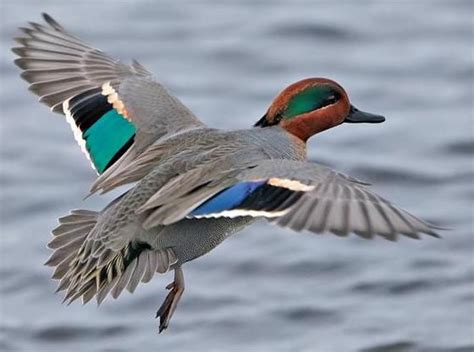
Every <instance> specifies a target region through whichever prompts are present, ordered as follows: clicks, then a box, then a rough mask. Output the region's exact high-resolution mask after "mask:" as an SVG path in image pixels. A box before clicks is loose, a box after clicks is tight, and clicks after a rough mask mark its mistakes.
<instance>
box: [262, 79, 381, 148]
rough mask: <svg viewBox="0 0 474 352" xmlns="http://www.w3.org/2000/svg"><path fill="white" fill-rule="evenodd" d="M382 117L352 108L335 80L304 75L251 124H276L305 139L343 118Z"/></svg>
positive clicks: (375, 119)
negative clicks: (304, 76)
mask: <svg viewBox="0 0 474 352" xmlns="http://www.w3.org/2000/svg"><path fill="white" fill-rule="evenodd" d="M383 121H385V118H384V117H383V116H380V115H375V114H370V113H368V112H363V111H360V110H359V109H357V108H355V107H354V106H353V105H352V104H351V103H350V101H349V97H348V96H347V93H346V92H345V90H344V88H342V87H341V86H340V85H339V84H337V83H336V82H334V81H332V80H330V79H326V78H308V79H304V80H301V81H299V82H296V83H293V84H292V85H290V86H288V87H287V88H285V89H284V90H283V91H282V92H281V93H280V94H279V95H278V96H277V97H276V98H275V99H274V100H273V102H272V104H271V105H270V107H269V108H268V111H267V113H266V114H265V115H264V116H263V117H262V118H261V119H260V120H259V121H258V122H257V123H256V124H255V126H260V127H265V126H273V125H279V126H281V127H282V128H284V129H285V130H287V131H288V132H290V133H291V134H293V135H295V136H296V137H298V138H300V139H301V140H303V141H306V140H307V139H308V138H309V137H311V136H312V135H314V134H316V133H319V132H321V131H324V130H327V129H328V128H331V127H334V126H337V125H339V124H341V123H343V122H352V123H355V122H369V123H379V122H383Z"/></svg>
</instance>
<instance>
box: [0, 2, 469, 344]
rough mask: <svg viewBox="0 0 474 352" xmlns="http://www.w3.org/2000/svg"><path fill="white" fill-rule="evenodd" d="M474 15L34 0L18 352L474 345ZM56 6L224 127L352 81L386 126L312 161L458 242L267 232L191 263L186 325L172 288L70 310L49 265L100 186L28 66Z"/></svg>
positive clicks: (4, 90)
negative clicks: (61, 233)
mask: <svg viewBox="0 0 474 352" xmlns="http://www.w3.org/2000/svg"><path fill="white" fill-rule="evenodd" d="M472 10H473V9H472V2H470V1H464V2H462V1H449V2H429V1H421V0H420V1H416V2H413V3H411V2H408V1H406V2H405V1H390V2H389V1H387V2H383V3H381V2H376V1H372V2H371V1H365V2H362V3H361V2H340V3H334V2H294V1H292V2H289V1H288V2H286V1H281V2H272V4H271V5H270V4H269V3H267V2H263V1H259V2H253V1H252V2H251V1H248V2H239V3H235V4H232V5H231V4H216V3H215V2H211V1H209V2H173V3H171V2H169V3H167V4H156V3H155V2H146V1H134V2H101V3H97V2H92V1H91V2H81V3H80V4H74V5H70V4H69V2H53V1H42V2H41V3H40V2H22V1H3V2H2V5H1V12H2V18H1V43H2V54H1V55H0V57H1V58H0V60H1V61H0V65H1V66H0V69H1V77H2V78H1V94H0V99H1V100H0V108H1V120H0V122H1V123H0V125H1V144H0V147H1V148H0V149H1V179H0V180H1V181H0V182H1V183H0V185H1V207H2V208H1V217H2V218H1V246H0V260H1V269H0V280H1V286H0V292H1V300H0V304H1V306H0V308H1V309H0V313H1V319H0V320H1V325H0V350H2V351H64V350H71V351H80V350H84V351H130V350H132V349H133V350H144V351H145V350H157V351H158V350H159V351H163V350H167V349H168V350H172V351H189V350H191V349H192V350H194V351H223V350H224V351H242V350H243V351H366V352H367V351H371V352H374V351H403V352H406V351H438V352H439V351H458V352H460V351H472V350H474V341H473V328H474V322H473V316H474V303H473V301H474V290H473V272H474V270H473V266H474V263H473V249H474V248H473V247H474V243H473V218H472V210H473V197H474V187H473V175H474V170H473V166H474V165H473V159H472V155H473V151H474V142H473V127H474V126H473V120H472V117H473V116H472V115H473V107H472V96H473V95H472V94H473V92H472V85H473V62H472V58H473V51H472V50H473V49H472V44H473V22H472ZM42 11H47V12H49V13H50V14H51V15H53V16H54V17H55V18H57V19H58V20H59V21H60V22H61V23H63V24H64V25H66V26H67V28H70V29H71V31H73V32H74V33H76V34H77V35H78V36H80V37H81V38H84V39H85V40H86V41H88V42H90V43H92V44H93V45H94V46H96V47H100V48H103V49H104V50H106V51H107V52H109V53H112V54H113V55H115V56H118V57H120V58H122V59H124V60H129V59H131V58H132V57H135V58H137V59H139V60H140V61H141V62H142V63H143V64H144V65H145V66H146V67H148V68H149V69H150V70H152V71H153V72H155V73H156V76H157V77H158V78H159V79H160V80H161V81H162V82H164V83H165V84H166V85H167V86H168V87H169V88H170V89H171V90H172V91H173V92H175V93H176V94H177V95H178V96H179V97H180V98H181V99H182V101H184V102H185V103H186V104H187V105H188V106H189V107H190V108H192V110H193V111H195V113H196V114H197V115H198V116H200V117H201V118H202V119H203V120H204V121H205V122H206V123H208V124H209V125H212V126H217V127H221V128H241V127H245V126H250V125H252V124H253V123H254V122H255V121H256V120H257V119H259V118H260V117H261V115H262V114H263V112H264V111H265V109H266V107H267V105H268V104H269V102H270V100H271V99H272V98H273V96H274V95H275V94H277V93H278V91H279V90H281V89H283V88H284V87H285V86H286V85H287V84H289V83H291V82H293V81H296V80H299V79H301V78H304V77H311V76H327V77H331V78H333V79H336V80H337V81H339V82H340V83H341V84H342V85H343V86H344V87H346V88H347V90H348V91H349V93H350V96H351V98H352V101H353V102H354V104H355V105H356V106H358V107H360V108H361V109H365V110H368V111H373V112H378V113H382V114H384V115H385V116H386V117H387V122H386V123H384V124H382V125H345V126H341V127H338V128H336V129H333V130H331V131H328V132H325V133H323V134H321V135H320V136H318V137H317V138H314V139H313V140H311V142H310V153H309V154H310V158H311V159H313V160H316V161H319V162H322V163H325V164H328V165H331V166H332V167H335V168H337V169H339V170H341V171H344V172H347V173H350V174H352V175H354V176H356V177H359V178H361V179H364V180H367V181H369V182H372V183H373V184H374V186H373V187H374V189H375V190H377V191H378V192H380V193H382V194H383V195H385V196H386V197H388V198H390V199H392V200H394V201H395V202H396V203H397V204H399V205H401V206H403V207H404V208H406V209H409V210H410V211H411V212H413V213H415V214H417V215H419V216H421V217H424V218H426V219H428V220H431V221H433V222H437V223H440V224H444V225H447V226H450V227H452V228H453V230H452V231H448V232H444V233H443V237H444V238H443V239H442V240H436V239H433V238H425V239H423V240H422V241H415V240H411V239H405V238H404V239H401V240H400V241H399V242H397V243H390V242H387V241H384V240H383V239H378V240H375V241H365V240H361V239H358V238H355V237H350V238H347V239H339V238H336V237H335V236H330V235H325V236H315V235H309V234H295V233H291V232H290V231H289V230H284V229H280V228H276V227H271V226H270V225H267V224H264V223H263V222H262V223H258V224H256V225H254V226H253V227H250V228H248V229H246V230H245V231H243V232H242V233H240V234H239V235H236V236H234V237H232V238H231V239H229V240H228V241H226V242H225V243H223V244H222V245H221V246H219V247H218V248H217V249H215V250H214V251H213V252H211V253H210V254H209V255H207V256H205V257H203V258H200V259H198V260H196V261H194V262H192V263H189V264H188V265H186V267H185V275H186V280H187V281H186V283H187V291H186V292H185V295H184V299H183V301H182V302H181V304H180V306H179V308H178V311H177V313H176V315H175V316H174V318H173V320H172V322H171V326H170V329H168V330H167V331H166V332H165V333H163V334H161V335H158V334H157V322H156V321H154V319H153V317H154V313H155V311H156V308H157V307H158V305H159V304H160V303H161V301H162V299H163V298H164V296H165V294H166V292H165V289H164V287H165V285H166V284H167V283H168V282H169V281H171V279H172V278H171V274H168V275H166V276H161V277H160V276H156V277H155V279H154V281H153V282H151V283H150V284H147V285H142V286H140V288H139V289H138V290H137V292H136V293H135V294H134V295H129V294H125V295H123V297H121V298H120V299H119V300H118V301H113V300H110V301H106V303H105V304H104V305H103V306H101V307H100V308H99V309H97V308H96V307H95V305H94V304H90V305H86V306H81V304H80V303H76V304H73V305H71V306H69V307H65V306H63V305H61V299H62V298H61V296H60V295H55V294H54V293H53V292H54V290H55V283H54V282H52V281H50V279H49V276H50V275H51V271H50V269H49V268H46V267H44V266H43V265H42V263H43V262H44V261H45V260H46V258H47V257H48V256H49V251H48V250H47V249H46V248H45V244H46V243H47V241H48V240H49V238H50V234H49V232H50V230H51V229H52V228H53V227H54V226H55V225H56V218H57V217H58V216H61V215H64V214H65V213H67V212H68V210H69V209H71V208H78V207H80V208H84V207H85V208H92V209H99V208H100V207H102V206H104V205H105V204H106V203H107V201H109V200H110V199H111V198H112V197H113V195H108V196H105V197H95V198H92V199H90V200H88V201H86V202H83V201H81V199H82V197H83V196H84V195H85V194H86V192H87V190H88V187H89V185H90V183H91V182H92V180H93V179H94V173H93V171H92V170H91V169H90V167H89V165H88V162H87V161H86V159H85V158H84V157H83V156H82V154H81V152H80V150H79V148H78V147H77V146H76V145H75V142H74V141H73V138H72V134H71V132H70V131H69V128H68V126H67V124H66V123H65V122H64V121H62V118H61V117H60V116H59V115H57V116H55V115H53V114H51V113H50V112H49V111H48V109H47V108H46V107H44V106H40V105H39V104H37V103H36V102H35V100H36V98H34V97H33V96H32V95H31V94H30V93H29V92H28V91H27V89H26V83H25V82H23V81H21V80H20V79H19V77H18V76H19V75H18V74H19V72H18V70H17V69H16V67H14V66H13V65H12V60H13V54H11V53H10V52H9V48H10V47H11V45H12V41H11V38H12V36H14V35H18V32H17V31H16V28H17V27H19V26H23V25H24V24H25V22H26V21H31V20H34V21H39V14H40V12H42Z"/></svg>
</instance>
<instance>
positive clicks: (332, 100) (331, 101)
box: [324, 93, 339, 105]
mask: <svg viewBox="0 0 474 352" xmlns="http://www.w3.org/2000/svg"><path fill="white" fill-rule="evenodd" d="M338 100H339V97H338V96H337V94H336V93H335V94H332V95H330V96H328V97H327V98H326V100H325V101H324V103H325V105H331V104H334V103H335V102H337V101H338Z"/></svg>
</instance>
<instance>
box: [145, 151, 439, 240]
mask: <svg viewBox="0 0 474 352" xmlns="http://www.w3.org/2000/svg"><path fill="white" fill-rule="evenodd" d="M192 176H193V175H192V172H189V173H188V174H187V175H183V176H181V177H183V178H188V177H189V178H192ZM202 180H203V181H202V182H201V183H198V184H196V183H195V182H194V183H192V185H193V187H192V189H190V187H186V186H181V187H180V188H181V189H179V188H178V187H177V185H178V184H181V185H183V181H184V179H179V178H177V179H176V180H175V181H174V183H175V184H176V185H175V186H174V185H173V182H172V183H170V184H169V185H167V186H165V187H163V188H162V189H161V190H160V191H159V192H158V193H157V194H155V195H154V196H153V197H152V198H151V199H150V200H149V201H148V202H147V203H146V204H145V205H144V206H143V207H142V208H141V209H139V212H144V211H149V212H150V213H149V216H148V220H147V221H145V223H146V224H148V225H157V224H168V223H171V222H175V221H179V220H180V219H181V218H184V217H187V218H209V217H216V218H217V217H238V216H253V217H264V218H267V219H269V220H270V221H271V222H272V223H274V224H277V225H279V226H283V227H289V228H291V229H293V230H295V231H303V230H307V231H310V232H313V233H323V232H332V233H334V234H336V235H339V236H347V235H348V234H349V233H351V232H353V233H355V234H357V235H359V236H361V237H364V238H372V237H373V236H374V235H380V236H382V237H385V238H387V239H389V240H395V239H396V236H397V234H403V235H406V236H408V237H412V238H419V234H420V233H425V234H428V235H432V236H435V237H437V236H438V235H437V234H436V232H435V229H441V228H439V227H436V226H434V225H431V224H428V223H426V222H424V221H422V220H420V219H418V218H416V217H415V216H413V215H411V214H409V213H407V212H406V211H404V210H402V209H400V208H398V207H396V206H394V205H393V204H392V203H390V202H389V201H387V200H385V199H383V198H382V197H380V196H378V195H377V194H375V193H374V192H372V191H370V190H369V189H368V188H367V184H365V183H362V182H360V181H358V180H356V179H354V178H351V177H349V176H345V175H343V174H341V173H338V172H335V171H333V170H331V169H329V168H325V167H322V166H319V165H316V164H313V163H308V162H299V161H290V160H265V161H261V162H258V163H254V164H249V165H246V166H245V167H242V168H240V169H239V170H230V171H228V172H225V173H219V174H214V177H209V178H205V177H202Z"/></svg>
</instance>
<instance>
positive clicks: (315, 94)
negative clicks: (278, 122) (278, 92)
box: [282, 86, 334, 119]
mask: <svg viewBox="0 0 474 352" xmlns="http://www.w3.org/2000/svg"><path fill="white" fill-rule="evenodd" d="M333 94H334V92H333V90H332V89H331V88H330V87H328V86H315V87H308V88H306V89H304V90H302V91H301V92H299V93H297V94H295V96H293V97H292V98H291V100H290V101H289V102H288V106H287V108H286V109H285V110H284V111H283V113H282V117H283V118H284V119H290V118H292V117H295V116H298V115H301V114H304V113H307V112H310V111H313V110H317V109H320V108H322V107H324V106H326V105H327V104H326V102H327V101H328V98H329V97H330V96H331V95H333Z"/></svg>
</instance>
